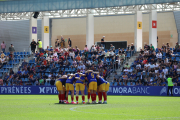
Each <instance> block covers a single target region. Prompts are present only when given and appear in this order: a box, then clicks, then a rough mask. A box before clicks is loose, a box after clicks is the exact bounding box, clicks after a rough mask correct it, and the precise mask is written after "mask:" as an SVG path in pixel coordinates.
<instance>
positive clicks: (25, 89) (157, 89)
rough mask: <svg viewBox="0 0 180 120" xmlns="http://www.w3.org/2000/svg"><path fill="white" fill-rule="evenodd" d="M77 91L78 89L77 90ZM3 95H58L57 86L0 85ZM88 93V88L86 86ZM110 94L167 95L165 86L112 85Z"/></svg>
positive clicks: (177, 92) (176, 89) (179, 93)
mask: <svg viewBox="0 0 180 120" xmlns="http://www.w3.org/2000/svg"><path fill="white" fill-rule="evenodd" d="M75 93H76V91H75ZM0 94H1V95H3V94H4V95H6V94H9V95H57V94H58V91H57V89H56V87H55V86H0ZM85 94H87V88H85ZM107 94H108V95H129V96H167V87H163V86H118V87H117V86H110V87H109V91H108V92H107ZM173 95H174V96H180V87H174V88H173Z"/></svg>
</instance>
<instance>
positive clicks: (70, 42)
mask: <svg viewBox="0 0 180 120" xmlns="http://www.w3.org/2000/svg"><path fill="white" fill-rule="evenodd" d="M68 45H69V47H71V46H72V41H71V39H70V38H68Z"/></svg>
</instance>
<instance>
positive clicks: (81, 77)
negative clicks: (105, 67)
mask: <svg viewBox="0 0 180 120" xmlns="http://www.w3.org/2000/svg"><path fill="white" fill-rule="evenodd" d="M75 77H79V78H80V79H81V80H84V79H85V77H83V76H81V75H79V74H76V75H75ZM76 83H82V84H83V82H82V81H80V80H77V81H76Z"/></svg>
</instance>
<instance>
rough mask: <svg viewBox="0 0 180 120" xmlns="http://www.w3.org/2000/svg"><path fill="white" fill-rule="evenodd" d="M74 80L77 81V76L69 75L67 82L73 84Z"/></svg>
mask: <svg viewBox="0 0 180 120" xmlns="http://www.w3.org/2000/svg"><path fill="white" fill-rule="evenodd" d="M74 81H75V77H74V76H73V77H72V76H69V77H68V79H67V80H66V83H69V84H73V82H74Z"/></svg>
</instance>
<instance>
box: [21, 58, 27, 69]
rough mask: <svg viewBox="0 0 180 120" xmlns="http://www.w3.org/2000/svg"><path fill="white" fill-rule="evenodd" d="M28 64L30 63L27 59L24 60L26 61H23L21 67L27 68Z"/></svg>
mask: <svg viewBox="0 0 180 120" xmlns="http://www.w3.org/2000/svg"><path fill="white" fill-rule="evenodd" d="M27 64H28V63H27V62H26V60H24V61H23V62H22V65H21V67H22V68H25V67H26V66H27Z"/></svg>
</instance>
